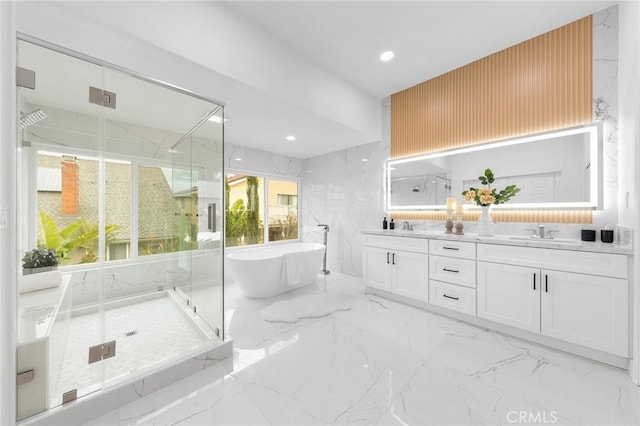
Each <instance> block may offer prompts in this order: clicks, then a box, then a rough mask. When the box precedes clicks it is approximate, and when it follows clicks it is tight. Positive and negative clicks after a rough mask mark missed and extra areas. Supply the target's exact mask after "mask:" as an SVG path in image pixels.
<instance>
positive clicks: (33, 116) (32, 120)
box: [18, 109, 47, 130]
mask: <svg viewBox="0 0 640 426" xmlns="http://www.w3.org/2000/svg"><path fill="white" fill-rule="evenodd" d="M45 118H47V114H45V112H44V111H43V110H41V109H37V110H35V111H33V112H30V113H29V114H27V115H24V116H23V117H22V118H21V119H20V124H19V126H18V127H19V128H20V130H24V129H26V128H27V127H29V126H31V125H32V124H36V123H37V122H38V121H42V120H44V119H45Z"/></svg>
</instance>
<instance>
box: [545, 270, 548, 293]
mask: <svg viewBox="0 0 640 426" xmlns="http://www.w3.org/2000/svg"><path fill="white" fill-rule="evenodd" d="M544 292H545V293H549V275H547V274H545V275H544Z"/></svg>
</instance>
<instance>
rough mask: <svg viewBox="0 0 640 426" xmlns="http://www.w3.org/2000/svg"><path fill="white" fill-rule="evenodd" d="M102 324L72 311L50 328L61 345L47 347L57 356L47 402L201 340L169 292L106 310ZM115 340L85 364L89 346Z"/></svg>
mask: <svg viewBox="0 0 640 426" xmlns="http://www.w3.org/2000/svg"><path fill="white" fill-rule="evenodd" d="M102 327H103V323H102V318H101V315H100V314H99V313H92V314H87V315H80V316H74V317H73V318H71V320H70V321H68V322H67V323H63V324H62V325H61V327H59V328H57V329H55V330H54V331H53V333H55V334H56V335H53V333H52V338H51V341H52V342H56V341H64V337H63V336H64V335H65V334H67V333H68V337H67V344H66V346H64V347H52V348H51V353H52V357H54V358H55V357H58V359H59V357H63V359H62V362H61V365H62V368H61V369H60V371H59V373H58V372H57V371H52V372H50V373H51V383H50V393H49V397H50V398H49V399H50V401H51V403H52V406H55V405H59V404H60V403H61V402H62V394H63V393H64V392H67V391H70V390H72V389H78V396H82V395H86V394H87V393H90V392H93V391H95V390H98V389H100V388H101V387H102V381H103V377H104V379H105V381H106V382H109V381H111V380H114V379H118V378H120V377H125V376H128V375H129V373H131V372H135V371H136V370H138V369H142V368H148V367H150V366H153V365H154V364H156V363H159V362H162V361H164V360H166V359H168V358H171V357H174V356H176V355H178V354H180V353H181V352H184V351H189V350H191V349H193V348H196V347H198V346H200V345H201V344H202V343H203V342H204V341H205V340H206V339H205V338H204V336H203V335H202V334H201V333H200V332H198V331H197V330H196V329H195V328H194V326H193V324H192V323H191V322H190V321H189V320H188V318H186V317H185V315H184V314H183V313H182V312H180V310H179V307H178V306H177V305H176V302H175V301H174V300H172V299H171V298H170V297H153V298H149V299H148V300H144V301H142V302H139V303H135V304H131V305H126V306H121V307H117V308H112V309H108V310H106V311H105V312H104V338H101V337H102V336H103V331H102V330H103V328H102ZM112 340H115V341H116V356H115V357H112V358H107V359H105V360H103V361H100V362H96V363H93V364H89V363H88V358H89V347H90V346H93V345H97V344H100V343H103V342H109V341H112Z"/></svg>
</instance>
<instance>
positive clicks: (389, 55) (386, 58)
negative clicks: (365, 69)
mask: <svg viewBox="0 0 640 426" xmlns="http://www.w3.org/2000/svg"><path fill="white" fill-rule="evenodd" d="M393 56H394V53H393V52H392V51H390V50H387V51H386V52H382V54H380V60H381V61H382V62H388V61H390V60H392V59H393Z"/></svg>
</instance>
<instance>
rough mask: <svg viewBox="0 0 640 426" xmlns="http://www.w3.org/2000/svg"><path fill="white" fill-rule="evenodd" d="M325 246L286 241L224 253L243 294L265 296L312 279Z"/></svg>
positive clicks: (319, 264) (318, 267)
mask: <svg viewBox="0 0 640 426" xmlns="http://www.w3.org/2000/svg"><path fill="white" fill-rule="evenodd" d="M324 251H325V246H324V245H323V244H315V243H290V244H281V245H274V246H267V247H259V248H253V249H245V250H237V251H232V252H231V253H228V254H227V259H228V260H229V266H230V268H231V276H232V277H233V280H234V281H235V282H236V283H237V284H238V286H239V287H240V291H241V292H242V294H244V295H245V296H247V297H251V298H265V297H271V296H275V295H277V294H280V293H284V292H287V291H290V290H293V289H295V288H298V287H303V286H305V285H307V284H311V283H312V282H314V281H315V279H316V276H317V275H318V272H320V269H321V268H322V258H323V256H324Z"/></svg>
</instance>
